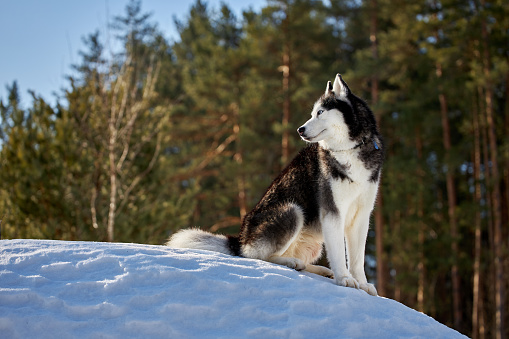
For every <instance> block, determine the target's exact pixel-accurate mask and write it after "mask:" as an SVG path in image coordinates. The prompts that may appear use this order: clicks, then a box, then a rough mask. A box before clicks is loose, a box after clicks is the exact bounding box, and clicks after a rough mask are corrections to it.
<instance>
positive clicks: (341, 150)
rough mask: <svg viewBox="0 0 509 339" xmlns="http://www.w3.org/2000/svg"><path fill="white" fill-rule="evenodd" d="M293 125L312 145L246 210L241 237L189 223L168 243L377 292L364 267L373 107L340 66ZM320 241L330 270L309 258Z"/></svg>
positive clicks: (376, 163) (379, 159) (377, 160)
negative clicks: (352, 87) (351, 85)
mask: <svg viewBox="0 0 509 339" xmlns="http://www.w3.org/2000/svg"><path fill="white" fill-rule="evenodd" d="M297 131H298V133H299V135H300V137H301V138H302V139H303V140H305V141H307V142H309V143H310V145H309V146H307V147H306V148H304V149H303V150H302V151H301V152H300V153H299V154H298V155H297V156H296V157H295V158H294V159H293V161H292V162H291V163H290V164H289V165H288V167H286V168H285V169H284V170H283V171H282V172H281V174H280V175H279V176H278V177H277V178H276V179H275V180H274V182H273V183H272V184H271V185H270V187H269V188H268V189H267V192H265V194H264V196H263V197H262V199H261V200H260V202H258V204H257V205H256V206H255V207H254V209H253V210H252V211H251V212H250V213H249V214H247V215H246V216H245V218H244V220H243V223H242V227H241V230H240V235H239V236H238V237H232V236H230V237H226V236H222V235H215V234H212V233H208V232H204V231H201V230H198V229H187V230H183V231H180V232H177V233H176V234H174V235H173V236H172V237H171V238H170V240H169V241H168V242H167V245H168V246H171V247H182V248H195V249H203V250H212V251H217V252H222V253H226V254H231V255H240V256H244V257H247V258H254V259H262V260H266V261H269V262H272V263H276V264H281V265H286V266H288V267H290V268H294V269H296V270H306V271H309V272H312V273H316V274H320V275H323V276H328V277H331V278H332V277H333V278H334V280H335V282H336V284H338V285H341V286H348V287H354V288H360V289H362V290H364V291H366V292H367V293H369V294H371V295H377V291H376V289H375V287H374V286H373V285H372V284H369V283H368V281H367V279H366V275H365V273H364V250H365V246H366V236H367V233H368V227H369V218H370V214H371V211H372V210H373V206H374V203H375V198H376V194H377V190H378V183H379V180H380V173H381V168H382V163H383V151H382V148H383V144H382V139H381V136H380V135H379V133H378V130H377V127H376V122H375V118H374V116H373V113H372V112H371V110H370V109H369V107H368V106H367V104H366V103H365V102H364V101H362V100H361V99H359V98H358V97H357V96H355V95H354V94H353V93H352V92H351V91H350V89H349V88H348V85H347V84H346V83H345V82H344V81H343V79H342V78H341V75H339V74H338V75H337V76H336V79H335V81H334V84H332V83H331V82H330V81H329V82H328V83H327V87H326V89H325V94H324V95H322V96H321V97H320V98H319V99H318V101H316V103H315V105H314V107H313V110H312V112H311V119H309V120H308V121H307V122H306V123H305V124H304V125H302V126H301V127H299V129H298V130H297ZM324 243H325V249H326V251H327V257H328V260H329V264H330V267H331V269H332V271H331V270H330V269H328V268H326V267H322V266H316V265H313V263H314V262H316V261H317V260H318V259H319V258H320V256H321V253H322V248H323V246H322V245H323V244H324ZM345 245H346V251H345ZM345 254H347V257H348V267H347V260H346V255H345Z"/></svg>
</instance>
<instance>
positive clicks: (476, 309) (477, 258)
mask: <svg viewBox="0 0 509 339" xmlns="http://www.w3.org/2000/svg"><path fill="white" fill-rule="evenodd" d="M473 128H474V180H475V196H474V200H475V203H476V205H477V206H478V208H477V210H476V212H475V222H474V225H475V230H474V234H475V239H474V267H473V274H474V277H473V293H472V294H473V301H472V339H479V338H480V337H481V333H484V328H483V326H482V324H481V321H480V319H479V318H480V314H481V312H482V308H481V303H480V301H481V300H480V273H481V272H480V270H481V240H482V239H481V235H482V232H481V226H482V224H481V211H480V207H481V201H482V192H481V135H480V132H479V129H480V126H479V113H478V111H477V103H476V102H474V104H473Z"/></svg>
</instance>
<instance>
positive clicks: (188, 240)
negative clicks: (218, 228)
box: [166, 228, 240, 256]
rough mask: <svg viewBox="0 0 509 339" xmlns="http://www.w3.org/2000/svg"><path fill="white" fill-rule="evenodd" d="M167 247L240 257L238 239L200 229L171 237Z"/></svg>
mask: <svg viewBox="0 0 509 339" xmlns="http://www.w3.org/2000/svg"><path fill="white" fill-rule="evenodd" d="M166 246H169V247H173V248H191V249H196V250H207V251H214V252H219V253H224V254H229V255H236V256H240V242H239V238H238V237H232V236H228V237H227V236H224V235H221V234H212V233H209V232H205V231H202V230H200V229H198V228H189V229H185V230H181V231H178V232H177V233H175V234H174V235H172V236H171V238H170V239H169V240H168V242H167V243H166Z"/></svg>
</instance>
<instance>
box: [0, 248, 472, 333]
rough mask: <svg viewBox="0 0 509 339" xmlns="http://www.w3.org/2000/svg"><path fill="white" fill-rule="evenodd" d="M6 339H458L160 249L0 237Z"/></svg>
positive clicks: (436, 326) (409, 316)
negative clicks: (130, 338) (406, 338)
mask: <svg viewBox="0 0 509 339" xmlns="http://www.w3.org/2000/svg"><path fill="white" fill-rule="evenodd" d="M0 337H2V338H31V337H33V338H71V337H72V338H77V337H78V338H81V337H83V338H90V337H92V338H96V337H101V338H129V337H135V338H147V337H152V338H153V337H159V338H205V337H211V338H241V337H253V338H275V337H283V338H325V337H327V338H398V337H400V338H401V337H413V338H416V337H422V338H460V337H463V336H462V335H461V334H459V333H458V332H456V331H454V330H452V329H450V328H448V327H446V326H444V325H442V324H440V323H438V322H437V321H435V320H433V319H432V318H430V317H428V316H426V315H424V314H421V313H419V312H416V311H414V310H412V309H410V308H407V307H406V306H404V305H402V304H400V303H398V302H396V301H393V300H389V299H384V298H380V297H372V296H369V295H368V294H367V293H365V292H364V291H360V290H355V289H352V288H345V287H339V286H336V285H334V284H333V283H332V280H330V279H327V278H322V277H318V276H315V275H313V274H310V273H300V272H296V271H294V270H291V269H289V268H286V267H283V266H279V265H274V264H270V263H267V262H263V261H259V260H252V259H245V258H238V257H231V256H227V255H223V254H218V253H214V252H208V251H195V250H193V251H192V250H177V249H171V248H168V247H164V246H150V245H137V244H109V243H92V242H64V241H48V240H2V241H0Z"/></svg>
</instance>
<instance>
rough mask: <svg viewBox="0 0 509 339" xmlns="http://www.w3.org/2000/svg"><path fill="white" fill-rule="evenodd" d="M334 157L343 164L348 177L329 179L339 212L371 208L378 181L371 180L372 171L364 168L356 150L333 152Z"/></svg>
mask: <svg viewBox="0 0 509 339" xmlns="http://www.w3.org/2000/svg"><path fill="white" fill-rule="evenodd" d="M333 155H334V157H335V159H336V160H337V161H338V162H339V163H340V164H342V165H343V166H344V168H345V174H346V175H347V176H348V178H349V179H350V180H348V179H343V180H341V179H339V178H338V179H330V185H331V189H332V195H333V197H334V202H335V204H336V206H337V207H338V210H339V211H340V212H343V213H345V212H347V211H348V210H350V209H354V210H358V209H361V208H362V209H364V208H368V209H370V210H371V209H372V208H373V205H374V202H375V198H376V194H377V190H378V182H371V181H370V180H369V179H370V178H371V176H372V171H371V170H368V169H366V167H365V166H364V163H363V162H362V161H361V160H360V159H359V158H358V157H357V152H356V150H350V151H342V152H333Z"/></svg>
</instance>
